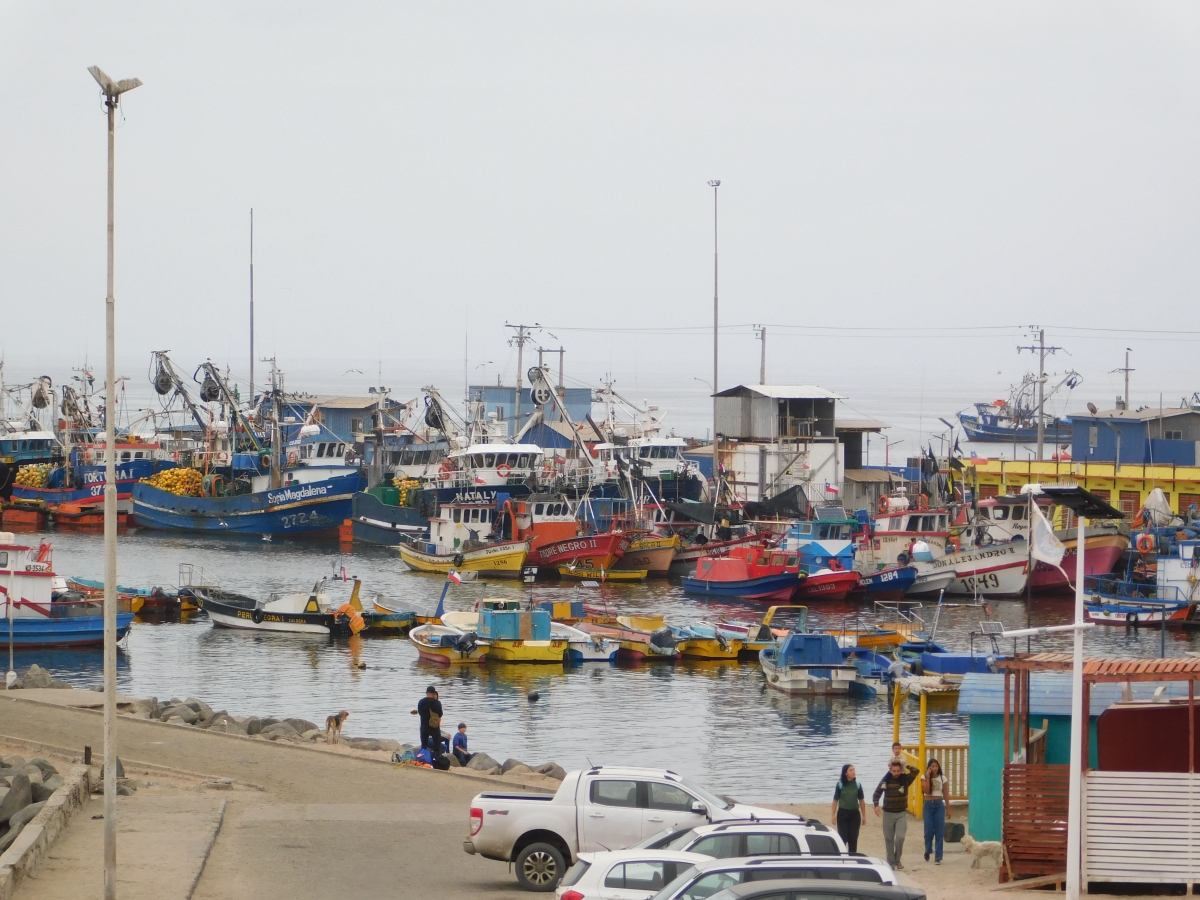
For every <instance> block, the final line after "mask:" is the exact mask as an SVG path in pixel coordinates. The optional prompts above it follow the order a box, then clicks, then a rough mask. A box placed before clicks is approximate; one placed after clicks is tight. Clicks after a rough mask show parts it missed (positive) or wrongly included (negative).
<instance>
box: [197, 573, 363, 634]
mask: <svg viewBox="0 0 1200 900" xmlns="http://www.w3.org/2000/svg"><path fill="white" fill-rule="evenodd" d="M326 580H327V579H321V580H320V581H318V582H317V583H316V584H314V585H313V587H312V590H310V591H297V592H294V593H287V594H279V593H273V594H271V595H269V596H268V597H267V599H266V600H259V599H255V598H254V597H248V596H246V595H245V594H239V593H236V592H234V591H227V590H223V589H221V588H219V587H213V586H204V587H189V588H181V590H180V593H184V592H185V591H186V592H188V593H190V594H191V596H192V597H193V598H194V599H195V601H196V603H197V605H199V607H200V608H201V609H203V610H204V611H205V612H206V613H208V617H209V619H211V620H212V623H213V626H214V627H223V628H238V629H243V630H248V631H277V632H290V633H294V634H323V635H339V636H349V635H352V634H358V633H359V632H360V631H362V630H363V629H364V628H365V627H366V621H365V617H364V616H363V615H362V607H361V605H360V604H359V603H358V590H359V582H357V581H356V582H355V585H354V593H353V594H352V596H351V600H350V602H348V603H345V604H341V605H339V606H337V607H334V606H332V605H331V604H330V602H329V597H328V595H327V593H326V590H325V582H326Z"/></svg>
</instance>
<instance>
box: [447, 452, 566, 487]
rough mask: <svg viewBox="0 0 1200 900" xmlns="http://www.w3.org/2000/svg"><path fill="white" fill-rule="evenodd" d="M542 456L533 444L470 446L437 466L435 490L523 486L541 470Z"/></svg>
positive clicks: (448, 456) (453, 453) (454, 453)
mask: <svg viewBox="0 0 1200 900" xmlns="http://www.w3.org/2000/svg"><path fill="white" fill-rule="evenodd" d="M544 461H545V454H544V452H543V451H542V448H541V447H539V446H537V444H502V443H497V444H472V445H471V446H469V447H467V448H466V449H465V450H455V451H454V452H452V453H450V454H449V455H447V456H446V458H445V460H444V461H443V462H442V463H441V465H440V466H439V467H438V471H437V476H436V480H437V486H438V487H466V488H471V489H476V488H481V487H504V486H506V485H523V484H525V482H526V481H527V480H528V479H529V478H531V477H532V476H534V475H536V474H537V473H538V472H539V471H540V470H541V468H542V465H543V463H544Z"/></svg>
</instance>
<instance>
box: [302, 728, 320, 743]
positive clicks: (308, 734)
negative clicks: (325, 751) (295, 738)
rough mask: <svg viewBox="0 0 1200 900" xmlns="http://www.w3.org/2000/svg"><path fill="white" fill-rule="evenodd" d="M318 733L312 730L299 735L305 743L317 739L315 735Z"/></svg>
mask: <svg viewBox="0 0 1200 900" xmlns="http://www.w3.org/2000/svg"><path fill="white" fill-rule="evenodd" d="M320 733H321V732H319V731H317V729H315V728H313V729H312V730H310V731H306V732H304V733H303V734H302V735H300V737H302V738H304V740H306V741H309V742H312V741H315V740H316V739H317V735H318V734H320Z"/></svg>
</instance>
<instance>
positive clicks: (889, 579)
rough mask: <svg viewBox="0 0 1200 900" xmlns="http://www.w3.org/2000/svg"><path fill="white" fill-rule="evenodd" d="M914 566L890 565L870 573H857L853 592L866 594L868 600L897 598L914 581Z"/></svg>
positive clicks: (915, 576)
mask: <svg viewBox="0 0 1200 900" xmlns="http://www.w3.org/2000/svg"><path fill="white" fill-rule="evenodd" d="M916 580H917V568H916V566H892V567H891V568H888V569H880V570H879V571H878V572H872V573H871V574H869V575H867V574H863V573H860V574H859V579H858V587H857V588H855V589H854V591H853V592H852V593H854V594H864V593H865V594H866V595H867V596H866V599H868V600H899V599H900V598H901V597H903V596H904V595H905V593H907V592H908V589H909V588H911V587H912V586H913V584H914V583H916Z"/></svg>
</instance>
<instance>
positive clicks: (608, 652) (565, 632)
mask: <svg viewBox="0 0 1200 900" xmlns="http://www.w3.org/2000/svg"><path fill="white" fill-rule="evenodd" d="M550 635H551V637H553V638H554V639H555V640H563V641H566V642H567V657H568V661H569V662H570V663H571V664H572V665H577V664H579V663H588V662H612V661H613V660H614V659H616V658H617V651H618V650H620V649H621V642H620V641H618V640H614V639H613V638H609V637H605V636H604V635H602V634H588V633H587V632H586V631H582V630H580V629H578V628H574V627H572V626H570V625H567V624H565V623H563V622H551V623H550Z"/></svg>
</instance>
